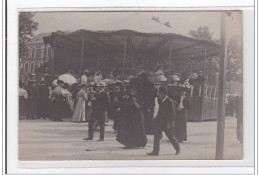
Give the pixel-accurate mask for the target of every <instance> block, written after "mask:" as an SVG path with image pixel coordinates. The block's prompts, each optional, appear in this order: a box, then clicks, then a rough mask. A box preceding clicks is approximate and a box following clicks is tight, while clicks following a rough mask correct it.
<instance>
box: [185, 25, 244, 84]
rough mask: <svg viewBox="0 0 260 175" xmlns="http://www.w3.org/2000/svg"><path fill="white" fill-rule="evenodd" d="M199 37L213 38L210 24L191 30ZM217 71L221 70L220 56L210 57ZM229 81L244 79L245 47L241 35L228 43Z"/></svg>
mask: <svg viewBox="0 0 260 175" xmlns="http://www.w3.org/2000/svg"><path fill="white" fill-rule="evenodd" d="M189 34H190V35H191V36H194V37H196V38H199V39H207V40H211V39H212V33H211V32H210V30H209V27H208V26H199V27H198V28H197V30H191V31H190V33H189ZM210 59H211V64H212V66H213V67H215V71H217V72H218V71H219V61H220V58H219V56H215V57H212V58H210ZM226 73H227V74H226V76H227V81H230V80H235V81H242V79H243V47H242V38H241V36H233V37H232V38H230V40H229V42H228V43H227V71H226Z"/></svg>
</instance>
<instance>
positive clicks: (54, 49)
mask: <svg viewBox="0 0 260 175" xmlns="http://www.w3.org/2000/svg"><path fill="white" fill-rule="evenodd" d="M55 54H56V43H55V37H54V36H53V55H52V66H51V74H52V76H53V77H54V61H55Z"/></svg>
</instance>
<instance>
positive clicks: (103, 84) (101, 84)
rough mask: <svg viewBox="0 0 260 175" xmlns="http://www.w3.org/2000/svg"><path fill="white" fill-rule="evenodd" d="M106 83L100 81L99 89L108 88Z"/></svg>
mask: <svg viewBox="0 0 260 175" xmlns="http://www.w3.org/2000/svg"><path fill="white" fill-rule="evenodd" d="M106 86H107V85H106V83H105V82H104V81H100V82H98V83H97V87H106Z"/></svg>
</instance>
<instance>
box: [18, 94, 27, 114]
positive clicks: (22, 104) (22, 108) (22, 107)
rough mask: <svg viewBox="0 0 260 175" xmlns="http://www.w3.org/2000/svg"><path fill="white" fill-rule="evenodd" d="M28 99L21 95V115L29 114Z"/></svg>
mask: <svg viewBox="0 0 260 175" xmlns="http://www.w3.org/2000/svg"><path fill="white" fill-rule="evenodd" d="M27 113H28V110H27V105H26V100H25V99H24V97H21V96H20V97H19V117H22V116H27V115H28V114H27Z"/></svg>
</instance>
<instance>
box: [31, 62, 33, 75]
mask: <svg viewBox="0 0 260 175" xmlns="http://www.w3.org/2000/svg"><path fill="white" fill-rule="evenodd" d="M31 73H34V64H33V63H31Z"/></svg>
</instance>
